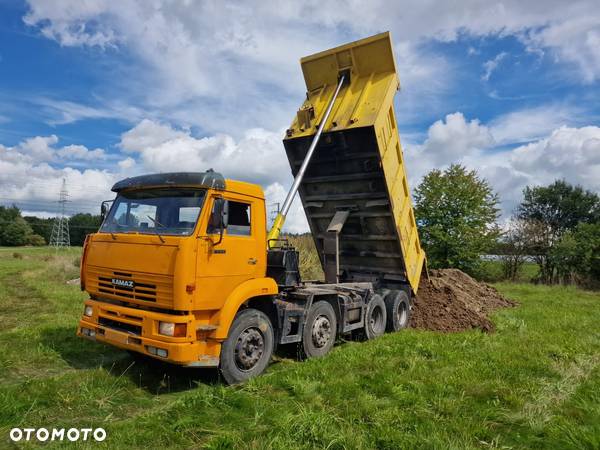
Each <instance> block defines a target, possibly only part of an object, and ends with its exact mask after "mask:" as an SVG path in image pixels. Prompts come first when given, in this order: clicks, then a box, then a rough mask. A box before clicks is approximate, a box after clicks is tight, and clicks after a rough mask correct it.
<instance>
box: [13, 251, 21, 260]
mask: <svg viewBox="0 0 600 450" xmlns="http://www.w3.org/2000/svg"><path fill="white" fill-rule="evenodd" d="M13 258H15V259H23V255H21V254H20V253H17V252H14V253H13Z"/></svg>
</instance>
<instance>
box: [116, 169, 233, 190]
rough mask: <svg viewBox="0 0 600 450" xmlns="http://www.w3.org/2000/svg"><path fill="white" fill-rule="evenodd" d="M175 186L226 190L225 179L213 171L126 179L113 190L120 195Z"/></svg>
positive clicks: (160, 174) (150, 175) (155, 174)
mask: <svg viewBox="0 0 600 450" xmlns="http://www.w3.org/2000/svg"><path fill="white" fill-rule="evenodd" d="M173 186H179V187H186V186H187V187H203V188H207V189H218V190H225V178H223V175H221V174H220V173H218V172H215V171H214V170H212V169H209V170H207V171H206V172H171V173H153V174H149V175H140V176H137V177H131V178H125V179H124V180H121V181H118V182H116V183H115V184H114V186H113V187H112V189H111V190H112V191H113V192H117V193H118V192H121V191H124V190H129V189H141V188H146V187H173Z"/></svg>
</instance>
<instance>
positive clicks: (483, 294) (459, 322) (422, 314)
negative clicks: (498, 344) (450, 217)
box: [410, 269, 517, 332]
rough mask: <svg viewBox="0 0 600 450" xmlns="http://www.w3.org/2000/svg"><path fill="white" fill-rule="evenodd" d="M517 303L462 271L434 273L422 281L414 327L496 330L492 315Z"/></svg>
mask: <svg viewBox="0 0 600 450" xmlns="http://www.w3.org/2000/svg"><path fill="white" fill-rule="evenodd" d="M516 305H517V303H516V302H514V301H512V300H509V299H507V298H506V297H504V296H502V295H501V294H500V293H499V292H498V291H497V290H496V289H494V288H493V287H491V286H489V285H487V284H485V283H480V282H478V281H476V280H474V279H473V278H471V277H470V276H469V275H467V274H466V273H464V272H462V271H460V270H458V269H440V270H430V271H429V280H428V279H427V278H426V277H423V278H422V279H421V283H420V284H419V291H418V294H417V299H416V301H415V304H414V308H413V311H412V315H411V319H410V326H411V327H413V328H421V329H425V330H434V331H444V332H453V331H463V330H468V329H471V328H479V329H481V330H483V331H485V332H491V331H493V330H494V324H493V323H492V322H491V321H490V320H489V319H488V317H487V316H488V314H489V313H491V312H492V311H495V310H496V309H499V308H507V307H511V306H516Z"/></svg>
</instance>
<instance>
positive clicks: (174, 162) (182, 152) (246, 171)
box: [119, 120, 291, 186]
mask: <svg viewBox="0 0 600 450" xmlns="http://www.w3.org/2000/svg"><path fill="white" fill-rule="evenodd" d="M283 133H284V131H283V130H280V131H279V132H276V133H274V132H270V131H267V130H264V129H260V128H255V129H250V130H246V131H245V132H244V133H243V134H242V136H241V138H240V139H237V140H236V139H234V138H233V137H232V136H230V135H226V134H217V135H213V136H209V137H195V136H193V135H192V134H191V132H190V131H189V130H188V131H182V130H176V129H174V128H172V127H171V126H169V125H165V124H161V123H156V122H152V121H150V120H144V121H142V122H140V123H139V124H138V125H136V126H135V127H134V128H133V129H131V130H129V131H127V132H126V133H124V134H123V135H122V139H121V143H120V144H119V145H120V147H121V148H123V149H124V150H126V151H128V152H136V153H138V159H139V162H140V163H141V164H142V165H143V167H144V169H145V170H147V171H156V172H159V171H160V172H168V171H204V170H207V169H210V168H213V169H214V170H216V171H218V172H222V173H223V174H224V175H225V176H227V177H230V178H237V179H242V180H247V181H250V182H255V183H261V184H262V185H264V186H267V185H269V184H271V183H274V182H279V183H282V184H285V183H288V182H289V180H290V177H291V175H290V173H291V172H290V169H289V166H288V162H287V159H286V156H285V152H284V150H283V144H282V137H283Z"/></svg>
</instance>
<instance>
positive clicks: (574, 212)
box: [516, 180, 600, 283]
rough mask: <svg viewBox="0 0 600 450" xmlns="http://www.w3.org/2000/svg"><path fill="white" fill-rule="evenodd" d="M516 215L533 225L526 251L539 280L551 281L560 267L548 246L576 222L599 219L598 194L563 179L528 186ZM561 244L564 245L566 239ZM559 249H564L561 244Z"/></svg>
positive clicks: (573, 227) (553, 244)
mask: <svg viewBox="0 0 600 450" xmlns="http://www.w3.org/2000/svg"><path fill="white" fill-rule="evenodd" d="M516 215H517V217H518V218H519V219H520V220H523V221H526V222H528V223H529V224H530V227H531V228H535V230H536V233H535V236H530V246H529V251H530V254H531V256H533V257H534V259H535V261H536V263H537V264H538V266H539V268H540V271H539V278H540V281H542V282H543V283H553V282H556V281H558V279H557V277H558V276H559V275H558V270H559V269H560V270H562V269H561V268H559V267H558V266H557V265H556V264H557V263H559V262H560V259H557V257H551V249H552V248H554V246H555V245H557V243H558V242H559V241H560V239H561V238H562V236H563V235H564V234H565V233H566V232H567V231H572V230H574V229H575V228H576V227H577V226H578V224H579V223H598V222H600V198H599V197H598V195H597V194H595V193H593V192H591V191H586V190H584V189H583V188H582V187H581V186H572V185H570V184H568V183H567V182H565V181H564V180H557V181H555V182H554V183H552V184H551V185H549V186H534V187H529V186H527V187H526V188H525V190H524V191H523V202H522V203H521V204H520V205H519V206H518V207H517V213H516ZM561 245H563V246H566V245H567V242H566V241H565V242H564V243H563V244H561ZM562 251H566V249H565V248H564V247H563V249H562V250H561V252H562ZM560 264H563V262H560Z"/></svg>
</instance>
